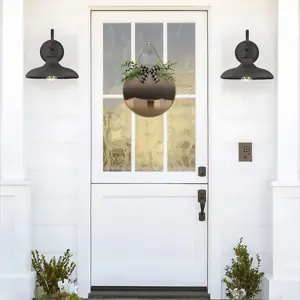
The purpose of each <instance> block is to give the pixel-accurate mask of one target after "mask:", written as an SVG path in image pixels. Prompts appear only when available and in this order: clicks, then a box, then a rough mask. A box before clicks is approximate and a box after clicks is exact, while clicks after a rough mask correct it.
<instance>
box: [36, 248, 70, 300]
mask: <svg viewBox="0 0 300 300" xmlns="http://www.w3.org/2000/svg"><path fill="white" fill-rule="evenodd" d="M71 257H72V254H71V252H70V250H69V249H67V251H66V252H65V253H64V255H63V256H60V257H59V258H58V260H57V259H56V257H55V256H54V257H52V258H51V259H50V261H49V262H47V261H46V258H45V256H44V255H43V254H41V255H40V254H39V252H38V250H34V251H31V263H32V267H33V269H34V270H35V271H36V281H37V287H41V288H42V289H43V292H44V293H45V294H46V295H48V296H49V295H50V296H52V295H54V294H55V293H56V292H57V291H58V290H59V289H58V282H59V281H60V280H64V279H68V278H69V277H70V275H71V274H72V273H73V271H74V269H75V267H76V264H75V262H70V260H71ZM50 299H51V298H50ZM71 299H72V298H71Z"/></svg>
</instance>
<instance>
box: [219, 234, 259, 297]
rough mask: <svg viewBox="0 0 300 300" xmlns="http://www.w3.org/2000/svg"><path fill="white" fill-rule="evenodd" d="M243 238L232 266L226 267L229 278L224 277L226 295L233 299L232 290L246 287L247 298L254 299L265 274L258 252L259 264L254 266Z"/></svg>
mask: <svg viewBox="0 0 300 300" xmlns="http://www.w3.org/2000/svg"><path fill="white" fill-rule="evenodd" d="M242 242H243V238H241V239H240V241H239V243H238V244H237V246H236V247H235V248H233V250H234V252H235V256H236V259H232V260H231V266H230V267H229V266H226V267H225V271H226V273H225V275H226V277H227V278H224V279H223V282H224V283H225V284H226V286H227V287H226V296H227V297H228V298H229V299H233V295H232V294H231V291H232V290H234V289H235V288H237V289H239V290H241V289H244V290H245V292H246V298H247V299H249V300H251V299H253V298H254V297H255V296H256V295H257V294H258V293H259V292H260V291H261V289H260V283H261V278H262V277H263V276H264V273H263V272H260V271H259V268H260V267H261V259H260V256H259V255H258V254H257V255H256V259H257V266H256V267H253V266H252V264H253V257H250V255H249V253H248V250H247V246H245V245H243V244H242Z"/></svg>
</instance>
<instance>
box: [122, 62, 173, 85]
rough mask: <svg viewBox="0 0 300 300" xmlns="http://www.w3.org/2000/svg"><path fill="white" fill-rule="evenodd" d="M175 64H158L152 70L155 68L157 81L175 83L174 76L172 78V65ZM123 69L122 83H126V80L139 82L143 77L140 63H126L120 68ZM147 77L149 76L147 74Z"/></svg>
mask: <svg viewBox="0 0 300 300" xmlns="http://www.w3.org/2000/svg"><path fill="white" fill-rule="evenodd" d="M175 64H176V62H170V61H168V62H167V63H165V64H163V63H158V64H156V65H154V66H152V67H151V68H150V69H152V68H156V69H157V72H156V76H157V78H158V79H159V80H166V81H170V82H175V76H174V65H175ZM121 67H122V68H124V72H123V75H124V77H123V79H122V82H125V81H128V80H141V78H142V76H143V71H142V68H143V65H142V64H141V63H135V62H133V61H126V62H125V63H124V64H123V65H122V66H121ZM149 76H151V75H150V74H149Z"/></svg>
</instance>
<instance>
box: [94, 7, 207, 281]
mask: <svg viewBox="0 0 300 300" xmlns="http://www.w3.org/2000/svg"><path fill="white" fill-rule="evenodd" d="M147 41H151V42H152V44H153V45H154V46H155V48H156V50H157V51H158V53H159V55H160V56H161V58H162V59H163V60H164V61H165V62H166V61H168V60H170V61H172V62H177V64H176V74H175V76H176V92H177V95H176V100H175V103H174V105H173V106H172V107H171V109H170V110H169V111H168V112H167V113H165V114H164V115H162V116H159V117H155V118H143V117H139V116H136V115H134V114H133V113H132V112H131V111H130V110H129V109H128V108H127V106H126V105H125V103H124V101H123V96H122V82H121V79H122V69H121V65H122V64H123V63H124V62H125V61H128V60H132V61H135V60H136V59H137V57H138V56H139V55H140V53H141V51H142V49H143V47H144V45H145V43H146V42H147ZM91 46H92V48H91V50H92V53H91V54H92V60H91V67H92V182H91V191H92V193H91V195H92V198H91V249H92V251H91V285H92V286H181V287H182V286H186V287H190V286H193V287H205V286H207V205H208V202H207V203H206V207H205V208H204V211H205V212H206V219H205V221H199V213H200V211H201V209H200V203H199V202H198V200H199V197H198V191H199V190H200V194H201V193H203V191H204V193H205V192H206V191H207V184H208V182H207V176H206V174H205V175H204V176H198V167H200V166H202V167H205V168H207V12H206V11H93V12H92V22H91ZM141 61H142V62H143V61H144V62H145V63H152V62H154V63H155V62H156V61H157V58H156V56H155V54H154V53H151V52H147V51H146V53H145V54H144V55H143V56H142V58H141ZM203 195H204V194H203ZM203 197H204V198H205V195H204V196H203Z"/></svg>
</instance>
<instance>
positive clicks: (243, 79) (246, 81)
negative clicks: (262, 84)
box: [241, 76, 252, 83]
mask: <svg viewBox="0 0 300 300" xmlns="http://www.w3.org/2000/svg"><path fill="white" fill-rule="evenodd" d="M241 80H242V81H244V82H245V83H248V82H249V81H250V80H252V78H251V77H248V76H244V77H242V78H241Z"/></svg>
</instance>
